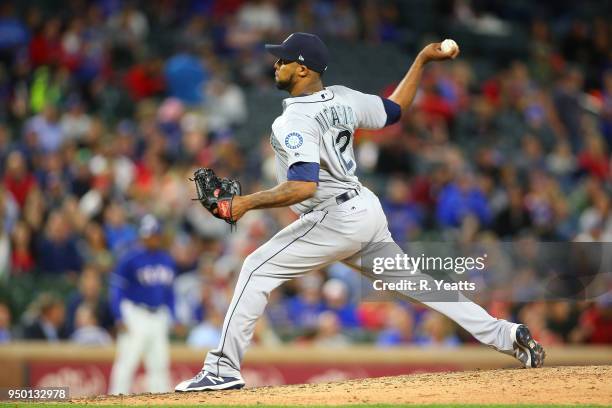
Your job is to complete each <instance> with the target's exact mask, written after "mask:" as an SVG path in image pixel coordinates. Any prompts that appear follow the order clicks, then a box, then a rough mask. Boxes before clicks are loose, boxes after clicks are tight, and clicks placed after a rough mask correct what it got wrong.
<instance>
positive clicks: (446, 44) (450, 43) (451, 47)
mask: <svg viewBox="0 0 612 408" xmlns="http://www.w3.org/2000/svg"><path fill="white" fill-rule="evenodd" d="M440 48H441V49H442V52H444V53H445V54H449V53H451V52H453V51H455V50H456V49H457V48H459V46H458V45H457V43H456V42H455V40H450V39H448V38H447V39H446V40H444V41H442V44H441V45H440Z"/></svg>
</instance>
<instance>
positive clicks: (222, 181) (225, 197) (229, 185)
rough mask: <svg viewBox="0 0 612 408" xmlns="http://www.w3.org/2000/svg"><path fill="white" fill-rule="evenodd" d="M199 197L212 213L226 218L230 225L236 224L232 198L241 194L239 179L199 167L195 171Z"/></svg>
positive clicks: (193, 179) (194, 179) (194, 177)
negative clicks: (222, 176)
mask: <svg viewBox="0 0 612 408" xmlns="http://www.w3.org/2000/svg"><path fill="white" fill-rule="evenodd" d="M190 180H191V181H194V182H195V185H196V190H197V192H198V198H194V200H197V201H199V202H200V204H202V206H203V207H204V208H206V209H207V210H208V211H209V212H210V213H211V214H212V215H214V216H215V217H217V218H221V219H222V220H225V221H226V222H227V223H229V224H230V225H232V226H234V225H236V221H234V220H233V217H232V200H233V199H234V196H235V195H240V193H241V191H242V188H241V186H240V182H239V181H238V180H234V179H229V178H220V177H218V176H217V175H216V174H215V172H214V171H213V170H212V169H207V168H203V169H197V170H196V171H195V172H194V173H193V178H192V179H190Z"/></svg>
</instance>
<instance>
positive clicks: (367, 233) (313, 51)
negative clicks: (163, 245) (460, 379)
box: [175, 33, 545, 391]
mask: <svg viewBox="0 0 612 408" xmlns="http://www.w3.org/2000/svg"><path fill="white" fill-rule="evenodd" d="M266 48H267V50H268V51H269V52H270V53H272V54H273V55H274V56H275V57H277V58H278V60H277V61H276V63H275V64H274V68H275V75H274V77H275V81H276V85H277V87H278V88H279V89H283V90H285V91H287V92H288V93H289V94H290V97H289V98H287V99H285V100H284V101H283V113H282V114H281V115H280V116H279V117H278V118H277V119H276V120H275V121H274V123H273V124H272V134H271V136H270V143H271V144H272V147H273V148H274V151H275V155H276V169H277V170H276V171H277V178H278V182H279V184H278V185H277V186H276V187H275V188H272V189H270V190H266V191H260V192H257V193H254V194H250V195H244V196H241V195H238V194H239V193H238V194H236V191H239V189H237V188H235V187H234V188H232V185H233V184H232V180H227V179H223V180H221V179H218V178H216V177H215V176H214V172H212V171H211V170H210V169H205V170H206V177H199V175H198V174H197V173H196V177H195V181H196V185H197V186H198V194H199V195H200V198H201V202H202V204H203V205H204V206H205V207H206V208H207V209H208V210H209V211H211V212H212V213H213V214H214V215H215V216H217V217H218V218H222V219H224V220H226V221H227V222H229V223H235V222H236V221H237V220H239V219H240V218H241V217H242V216H243V215H244V214H245V213H246V212H247V211H250V210H254V209H259V208H272V207H285V206H291V209H292V210H293V211H295V212H296V213H298V214H300V218H299V219H298V220H297V221H295V222H293V223H292V224H290V225H289V226H287V227H286V228H284V229H283V230H281V231H280V232H278V233H277V234H276V235H275V236H274V237H272V239H270V240H269V241H268V242H267V243H266V244H264V245H263V246H261V247H260V248H259V249H257V250H256V251H255V252H253V253H252V254H251V255H249V256H248V257H247V258H246V259H245V261H244V264H243V266H242V270H241V272H240V276H239V278H238V282H237V284H236V288H235V291H234V296H233V298H232V301H231V304H230V306H229V309H228V311H227V314H226V316H225V322H224V324H223V330H222V336H221V340H220V343H219V347H218V348H217V349H215V350H212V351H210V352H209V353H208V355H207V356H206V360H205V362H204V367H203V368H202V371H201V372H200V373H198V374H197V375H196V376H195V377H194V378H192V379H189V380H186V381H183V382H181V383H180V384H178V385H177V386H176V388H175V389H176V391H205V390H224V389H236V388H241V387H243V386H244V380H243V379H242V377H241V375H240V367H241V362H242V359H243V356H244V353H245V350H246V348H247V347H248V345H249V342H250V340H251V337H252V335H253V328H254V327H255V322H256V321H257V319H258V318H259V317H260V316H261V315H262V313H263V312H264V309H265V307H266V303H267V301H268V296H269V294H270V292H271V291H272V290H274V289H275V288H276V287H278V286H279V285H281V284H282V283H283V282H285V281H287V280H290V279H293V278H297V277H299V276H302V275H304V274H306V273H307V272H309V271H312V270H315V269H321V268H324V267H325V266H327V265H329V264H331V263H333V262H337V261H341V262H344V263H345V264H347V265H349V266H351V267H353V268H355V269H356V270H358V271H360V272H361V273H362V274H364V275H366V276H372V275H371V271H368V270H366V268H365V267H362V265H361V258H362V256H363V255H364V253H367V252H368V251H372V250H375V248H376V244H379V245H378V246H379V247H380V243H385V242H388V243H392V242H393V239H392V237H391V234H390V233H389V229H388V226H387V221H386V218H385V214H384V213H383V210H382V208H381V205H380V202H379V200H378V198H377V197H376V196H375V195H374V194H373V193H372V192H371V191H370V190H368V189H367V188H365V187H364V186H362V185H361V184H360V182H359V180H358V179H357V177H356V176H355V169H356V168H357V162H356V161H355V154H354V151H353V135H354V134H355V131H356V130H357V129H360V128H364V129H380V128H382V127H384V126H387V125H390V124H393V123H395V122H397V121H398V120H399V119H400V116H401V114H402V112H407V111H408V108H409V107H410V105H411V104H412V101H413V99H414V96H415V93H416V91H417V87H418V84H419V81H420V78H421V74H422V72H423V67H424V66H425V64H427V63H428V62H431V61H441V60H447V59H453V58H455V57H456V56H457V55H458V54H459V49H458V48H457V47H451V48H450V49H447V50H445V51H443V50H442V48H441V44H440V43H434V44H430V45H428V46H426V47H425V48H423V50H421V52H420V53H419V54H418V56H417V58H416V59H415V61H414V63H413V64H412V66H411V68H410V70H409V71H408V72H407V73H406V75H405V77H404V78H403V79H402V81H401V82H400V84H399V85H398V86H397V88H396V89H395V90H394V92H393V93H392V94H391V96H390V97H389V98H388V99H385V98H380V97H378V96H375V95H367V94H364V93H361V92H358V91H355V90H353V89H349V88H346V87H344V86H327V87H325V86H323V82H322V75H323V73H324V72H325V70H326V68H327V63H328V58H329V52H328V50H327V47H326V46H325V44H324V43H323V42H322V41H321V40H320V39H319V38H318V37H317V36H315V35H312V34H307V33H294V34H291V35H290V36H289V37H288V38H287V39H286V40H285V41H284V42H283V43H282V44H280V45H266ZM368 242H369V243H372V245H371V246H368V245H366V246H365V247H364V246H363V243H368ZM404 294H405V295H407V296H411V297H414V296H412V295H411V294H410V293H408V292H406V293H404ZM423 303H425V304H426V305H427V306H428V307H430V308H432V309H434V310H437V311H438V312H440V313H442V314H444V315H446V316H448V317H449V318H451V319H452V320H454V321H455V322H457V323H458V324H459V325H461V326H462V327H463V328H464V329H466V330H467V331H468V332H470V333H471V334H472V335H473V336H474V337H475V338H476V339H478V340H479V341H480V342H482V343H484V344H486V345H488V346H490V347H493V348H495V349H496V350H498V351H501V352H504V353H507V354H511V355H513V356H515V357H516V358H517V359H518V360H519V361H520V362H521V363H522V364H523V365H524V366H525V367H529V368H535V367H540V366H542V364H543V361H544V356H545V353H544V350H543V348H542V346H541V345H540V344H538V343H537V342H536V341H535V340H534V339H533V338H532V336H531V334H530V332H529V330H528V329H527V327H526V326H524V325H520V324H515V323H511V322H508V321H505V320H499V319H495V318H493V317H492V316H490V315H489V314H488V313H487V312H486V311H485V310H484V309H483V308H482V307H480V306H478V305H476V304H474V303H472V302H470V301H468V300H467V299H462V301H461V302H430V301H429V302H428V301H424V302H423Z"/></svg>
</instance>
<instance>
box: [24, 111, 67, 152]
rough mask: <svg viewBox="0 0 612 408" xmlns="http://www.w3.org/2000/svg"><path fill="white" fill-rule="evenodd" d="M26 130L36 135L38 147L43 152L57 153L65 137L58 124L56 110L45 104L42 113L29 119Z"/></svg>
mask: <svg viewBox="0 0 612 408" xmlns="http://www.w3.org/2000/svg"><path fill="white" fill-rule="evenodd" d="M27 129H28V131H29V132H33V133H35V134H36V137H37V143H38V146H40V148H41V149H42V150H43V151H44V152H47V153H54V152H57V151H58V150H59V149H60V147H61V146H62V143H64V139H65V135H64V133H63V131H62V127H61V126H60V123H59V115H58V110H57V107H56V106H55V105H53V104H50V103H49V104H47V105H46V106H45V107H44V109H43V111H42V113H39V114H38V115H36V116H34V117H33V118H32V119H30V121H29V122H28V124H27Z"/></svg>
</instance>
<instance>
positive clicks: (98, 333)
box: [70, 303, 113, 346]
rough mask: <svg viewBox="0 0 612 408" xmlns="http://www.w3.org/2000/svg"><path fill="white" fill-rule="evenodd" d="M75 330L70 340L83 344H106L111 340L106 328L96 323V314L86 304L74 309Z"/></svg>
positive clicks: (110, 342)
mask: <svg viewBox="0 0 612 408" xmlns="http://www.w3.org/2000/svg"><path fill="white" fill-rule="evenodd" d="M75 328H76V330H75V331H74V333H72V335H71V336H70V340H71V341H73V342H74V343H76V344H79V345H84V346H107V345H110V344H112V342H113V340H112V338H111V336H110V335H109V334H108V332H107V331H106V330H104V329H103V328H102V327H100V326H99V325H98V320H97V319H96V314H95V312H94V310H93V309H92V308H91V307H90V306H89V305H88V304H85V303H84V304H82V305H80V306H79V307H78V308H77V310H76V317H75Z"/></svg>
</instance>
